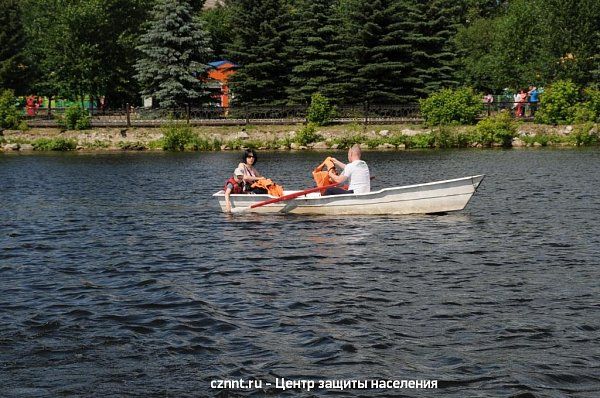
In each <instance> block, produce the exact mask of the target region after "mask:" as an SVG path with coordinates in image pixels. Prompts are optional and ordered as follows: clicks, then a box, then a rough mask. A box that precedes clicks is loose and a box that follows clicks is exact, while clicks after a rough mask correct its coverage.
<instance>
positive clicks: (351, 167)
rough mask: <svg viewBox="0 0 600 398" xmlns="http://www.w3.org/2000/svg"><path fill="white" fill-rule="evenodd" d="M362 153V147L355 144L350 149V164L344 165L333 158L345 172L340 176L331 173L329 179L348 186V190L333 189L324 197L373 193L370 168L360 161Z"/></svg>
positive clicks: (328, 190)
mask: <svg viewBox="0 0 600 398" xmlns="http://www.w3.org/2000/svg"><path fill="white" fill-rule="evenodd" d="M361 155H362V153H361V150H360V146H359V145H358V144H354V145H353V146H352V147H351V148H350V149H348V162H349V163H348V164H344V163H342V162H340V161H339V160H337V159H336V158H331V160H332V161H333V163H335V165H336V167H338V168H339V169H343V170H344V171H343V172H342V174H340V175H336V174H335V172H334V171H333V170H330V171H329V178H330V179H331V181H334V182H336V183H338V184H344V183H347V184H348V189H347V190H346V189H343V188H341V187H331V188H327V190H325V193H324V195H341V194H346V193H368V192H370V191H371V176H370V174H369V166H367V164H366V163H365V162H364V161H363V160H360V157H361Z"/></svg>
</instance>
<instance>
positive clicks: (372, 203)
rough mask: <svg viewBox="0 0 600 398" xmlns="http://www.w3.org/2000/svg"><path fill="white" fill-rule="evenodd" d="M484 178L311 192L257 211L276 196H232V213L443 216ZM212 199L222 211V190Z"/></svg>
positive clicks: (462, 205) (464, 201)
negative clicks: (328, 193) (350, 191)
mask: <svg viewBox="0 0 600 398" xmlns="http://www.w3.org/2000/svg"><path fill="white" fill-rule="evenodd" d="M484 177H485V175H483V174H482V175H476V176H471V177H463V178H456V179H454V180H446V181H436V182H429V183H426V184H417V185H406V186H403V187H394V188H384V189H380V190H379V191H372V192H369V193H363V194H345V195H331V196H321V195H320V193H319V192H313V193H309V194H307V195H304V196H300V197H297V198H294V199H291V200H286V201H281V202H277V203H272V204H268V205H265V206H260V207H256V208H250V206H252V205H254V204H257V203H259V202H262V201H264V200H268V199H273V198H275V197H274V196H270V195H253V194H242V195H231V196H230V201H231V208H232V211H236V209H238V210H240V209H245V210H247V211H250V212H253V213H293V214H323V215H339V214H342V215H343V214H360V215H362V214H365V215H399V214H432V213H446V212H450V211H458V210H462V209H464V208H465V206H466V205H467V203H469V200H470V199H471V197H472V196H473V194H474V193H475V191H476V190H477V187H479V184H481V181H482V180H483V178H484ZM294 192H298V191H285V192H284V194H285V195H288V194H293V193H294ZM213 196H214V197H216V198H217V200H218V201H219V205H220V206H221V210H223V211H225V191H223V190H221V191H219V192H217V193H215V194H213Z"/></svg>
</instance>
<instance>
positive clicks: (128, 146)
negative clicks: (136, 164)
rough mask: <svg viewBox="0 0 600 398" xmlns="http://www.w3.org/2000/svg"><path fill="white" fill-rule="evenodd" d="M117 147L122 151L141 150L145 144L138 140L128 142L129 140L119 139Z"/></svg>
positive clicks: (144, 147)
mask: <svg viewBox="0 0 600 398" xmlns="http://www.w3.org/2000/svg"><path fill="white" fill-rule="evenodd" d="M118 145H119V148H121V149H122V150H124V151H143V150H145V149H147V148H146V145H144V143H142V142H139V141H135V142H130V141H119V143H118Z"/></svg>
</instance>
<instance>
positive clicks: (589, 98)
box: [575, 86, 600, 123]
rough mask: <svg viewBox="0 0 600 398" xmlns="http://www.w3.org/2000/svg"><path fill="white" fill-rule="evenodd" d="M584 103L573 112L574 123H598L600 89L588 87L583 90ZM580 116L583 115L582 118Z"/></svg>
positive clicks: (599, 116)
mask: <svg viewBox="0 0 600 398" xmlns="http://www.w3.org/2000/svg"><path fill="white" fill-rule="evenodd" d="M583 96H584V100H585V102H584V103H583V104H581V106H580V107H578V108H577V110H576V111H575V121H576V122H580V123H581V122H598V121H600V89H599V88H598V87H597V86H596V87H588V88H586V89H585V90H583ZM582 114H583V115H585V116H583V117H582Z"/></svg>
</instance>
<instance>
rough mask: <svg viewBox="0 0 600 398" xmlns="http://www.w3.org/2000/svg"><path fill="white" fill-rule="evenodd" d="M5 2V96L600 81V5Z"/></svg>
mask: <svg viewBox="0 0 600 398" xmlns="http://www.w3.org/2000/svg"><path fill="white" fill-rule="evenodd" d="M202 6H203V1H201V0H196V1H192V0H184V1H178V0H36V1H33V0H20V1H17V0H0V88H2V89H11V90H13V91H14V92H15V93H16V94H18V95H27V94H32V93H35V94H37V95H43V96H49V97H52V96H58V97H62V98H69V99H75V98H82V97H83V96H85V95H87V96H92V97H94V98H100V97H104V98H106V101H107V103H108V104H109V105H110V106H113V107H118V106H122V105H123V104H125V103H126V102H129V103H133V104H138V103H140V101H141V98H142V95H144V96H152V97H154V98H155V99H156V100H157V102H158V103H159V104H160V106H163V107H172V106H179V105H181V104H183V103H191V104H202V103H205V102H206V101H207V98H208V91H207V89H206V87H205V85H204V84H203V82H202V79H201V77H202V75H203V74H204V73H205V72H206V71H207V68H208V66H207V63H208V62H210V61H214V60H218V59H228V60H230V61H232V62H234V63H236V64H237V65H239V68H238V70H237V73H236V74H235V75H234V76H233V79H232V82H231V88H232V91H233V92H234V93H235V99H234V103H236V104H241V105H244V104H252V105H262V104H264V105H294V104H307V103H309V102H310V98H311V95H312V94H314V93H316V92H319V93H321V94H322V95H324V96H325V97H327V98H329V99H330V100H331V101H332V102H333V103H337V104H353V103H361V102H365V101H369V102H370V103H399V104H404V103H414V102H416V100H417V99H419V98H424V97H426V96H428V95H429V94H430V93H433V92H436V91H439V90H441V89H443V88H452V87H460V86H468V87H471V88H473V89H475V90H478V91H490V92H500V91H501V90H502V89H504V88H510V89H512V90H516V89H517V88H520V87H526V86H528V85H530V84H535V85H538V86H544V85H547V84H550V83H552V82H553V81H555V80H559V79H562V80H565V79H567V80H571V81H573V82H575V83H576V84H578V85H580V86H581V87H584V86H588V85H590V84H594V83H597V82H598V81H599V78H600V2H598V1H597V0H511V1H502V0H457V1H452V2H449V1H445V0H371V1H368V2H366V1H364V0H225V1H224V2H223V3H222V4H221V5H219V6H217V7H215V8H211V9H208V10H205V9H203V7H202Z"/></svg>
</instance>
